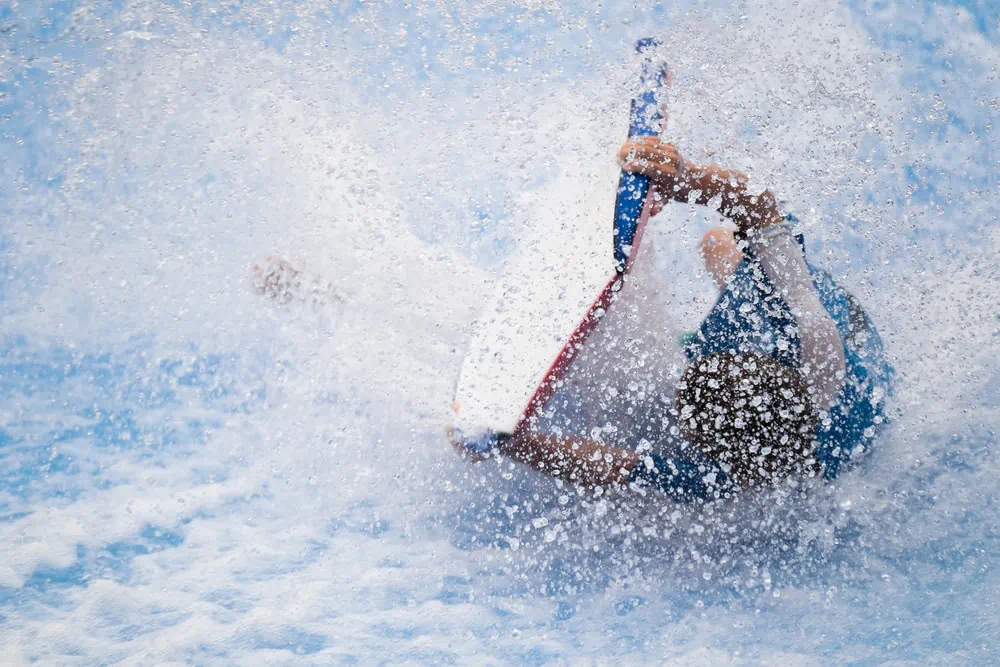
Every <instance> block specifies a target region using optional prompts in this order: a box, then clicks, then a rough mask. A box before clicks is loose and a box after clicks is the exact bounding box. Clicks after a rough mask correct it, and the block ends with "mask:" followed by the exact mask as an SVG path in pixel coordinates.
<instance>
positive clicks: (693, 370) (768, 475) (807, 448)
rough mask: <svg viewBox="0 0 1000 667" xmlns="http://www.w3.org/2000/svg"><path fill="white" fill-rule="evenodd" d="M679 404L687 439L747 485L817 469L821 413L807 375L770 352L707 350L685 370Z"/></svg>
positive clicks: (756, 484) (678, 409) (677, 403)
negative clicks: (767, 354) (816, 441)
mask: <svg viewBox="0 0 1000 667" xmlns="http://www.w3.org/2000/svg"><path fill="white" fill-rule="evenodd" d="M676 407H677V411H678V412H679V414H680V423H679V426H680V428H681V432H682V433H683V435H684V437H685V439H687V440H688V442H690V443H691V444H693V445H694V446H695V447H697V448H698V449H699V450H700V451H702V452H703V453H704V454H705V455H706V456H708V457H709V458H711V459H713V460H715V461H718V462H719V463H720V464H721V465H722V466H723V467H724V469H728V470H729V472H730V473H731V474H732V476H733V477H734V478H735V479H736V481H738V482H739V483H740V484H742V485H744V486H761V485H769V484H773V483H774V482H775V481H777V480H780V479H782V478H784V477H786V476H788V475H790V474H793V473H801V472H806V471H809V470H814V469H815V461H814V460H813V447H814V445H813V433H814V431H815V429H816V421H817V419H818V416H817V412H816V407H815V406H814V405H813V402H812V400H811V399H810V398H809V393H808V391H807V386H806V382H805V379H804V378H803V377H802V375H801V374H800V373H799V372H798V371H796V370H795V369H793V368H790V367H788V366H785V365H783V364H780V363H778V362H777V361H775V360H773V359H771V358H769V357H762V356H758V355H747V354H744V355H735V354H728V353H716V354H710V355H707V356H705V357H702V358H701V359H699V360H698V361H696V362H694V363H693V364H691V365H690V366H688V368H687V369H686V370H685V371H684V375H683V376H682V377H681V381H680V383H679V384H678V386H677V398H676Z"/></svg>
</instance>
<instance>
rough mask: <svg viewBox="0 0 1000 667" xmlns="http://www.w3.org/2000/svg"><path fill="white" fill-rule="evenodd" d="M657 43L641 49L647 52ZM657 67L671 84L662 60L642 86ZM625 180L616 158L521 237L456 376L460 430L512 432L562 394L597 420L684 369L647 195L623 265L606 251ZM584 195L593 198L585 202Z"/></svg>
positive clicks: (568, 186) (646, 122) (622, 250)
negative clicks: (647, 244) (621, 399)
mask: <svg viewBox="0 0 1000 667" xmlns="http://www.w3.org/2000/svg"><path fill="white" fill-rule="evenodd" d="M650 43H651V42H650V41H648V40H644V41H641V42H640V44H639V45H638V46H637V50H639V51H640V54H641V53H642V48H643V45H644V44H645V45H648V44H650ZM652 67H656V68H658V71H657V72H656V80H657V82H658V83H657V85H659V86H661V87H662V86H663V85H665V82H666V81H668V80H669V79H668V78H667V77H666V76H665V74H664V72H665V70H664V68H663V66H662V64H657V65H650V66H649V67H645V68H644V76H645V77H647V79H646V80H644V82H646V83H648V76H649V72H650V71H652V69H651V68H652ZM648 92H649V91H648V86H647V93H648ZM652 99H653V98H652V97H649V96H648V95H647V96H646V98H645V101H643V102H641V104H643V105H645V109H644V110H643V109H640V108H639V107H638V106H637V104H633V119H632V120H633V122H632V131H630V133H633V131H635V129H636V128H637V127H638V128H639V132H640V133H646V134H649V133H650V132H649V131H648V130H649V128H650V127H651V123H652V122H653V121H651V120H650V119H649V118H642V117H641V116H642V114H643V113H647V114H648V111H649V108H650V106H651V101H650V100H652ZM659 122H660V120H658V119H657V120H656V121H655V123H656V127H659ZM618 177H619V171H618V168H617V166H616V165H615V164H614V163H613V162H612V161H611V160H610V159H609V161H608V164H607V165H606V168H605V170H604V173H603V174H594V175H592V176H591V178H590V179H586V180H585V181H583V182H581V179H580V177H579V175H577V176H576V177H574V181H573V182H572V183H569V182H567V183H564V184H558V185H557V187H556V188H555V191H557V192H561V193H566V194H565V196H564V199H563V200H558V199H554V200H550V201H548V202H546V204H545V206H544V210H542V211H540V212H539V214H538V216H537V219H538V220H539V223H538V224H536V225H534V226H532V227H531V228H530V229H529V230H527V232H526V233H525V235H524V236H523V237H522V238H520V239H518V253H517V254H516V255H515V257H514V258H513V259H512V260H511V261H510V263H509V264H508V266H507V268H506V271H505V272H504V275H503V277H502V278H501V279H500V282H499V286H498V289H497V292H496V295H495V297H494V299H493V301H492V302H491V303H490V305H489V306H488V307H487V308H486V310H485V312H484V313H483V316H482V317H481V318H480V319H479V321H478V322H477V324H476V328H475V331H474V332H473V337H472V342H471V344H470V346H469V349H468V352H467V355H466V357H465V359H464V362H463V365H462V369H461V372H460V375H459V379H458V384H457V386H456V391H455V401H454V403H453V406H452V408H453V411H454V414H455V422H454V426H455V427H456V429H458V430H459V431H460V432H461V433H463V434H465V435H467V436H473V435H475V434H480V433H483V432H487V431H492V432H500V433H514V432H516V431H517V430H518V429H521V428H524V427H526V426H527V425H528V424H529V423H531V422H532V421H537V420H539V419H543V418H545V416H546V412H547V411H548V412H549V413H553V412H554V411H553V410H551V409H549V410H547V407H548V406H549V403H550V401H551V400H552V399H553V397H555V396H556V393H557V392H560V391H562V392H565V391H568V390H570V389H572V388H573V387H575V395H574V397H573V398H572V399H566V400H568V401H570V402H571V403H572V411H575V412H576V413H578V414H581V415H583V413H586V416H581V418H580V420H578V421H581V422H585V423H590V422H592V421H593V422H594V423H599V422H601V420H600V419H597V421H594V411H595V410H596V408H599V407H601V406H602V405H603V404H605V403H606V402H607V401H605V400H604V398H605V397H604V396H603V394H602V392H606V393H607V394H608V395H609V396H611V397H612V398H614V397H616V396H618V395H619V393H618V392H619V391H621V392H630V391H632V390H631V389H629V387H630V386H635V387H638V386H639V385H642V386H647V385H648V384H650V383H651V382H652V380H653V378H654V377H661V376H662V375H663V374H664V373H667V372H669V369H670V368H672V367H675V366H676V365H677V364H676V361H677V358H678V355H679V353H680V349H679V346H678V345H677V344H676V342H675V341H676V336H677V333H678V332H677V331H676V328H675V327H673V326H672V325H671V323H670V322H669V321H668V318H667V317H666V315H665V313H664V312H663V307H662V305H663V304H664V303H665V299H662V298H658V297H659V296H661V295H658V294H657V292H658V290H657V289H656V281H655V280H650V279H648V278H649V277H650V274H651V272H652V268H653V267H652V264H653V261H652V258H651V257H650V256H649V254H648V253H642V252H640V248H641V247H642V246H641V240H642V234H643V229H644V227H645V225H646V223H647V221H648V217H649V212H650V204H651V196H652V195H651V194H648V195H647V196H646V197H645V201H644V202H642V201H639V202H636V205H635V206H633V215H636V214H638V211H640V210H641V215H636V217H638V220H635V219H633V220H631V222H630V224H631V225H633V227H632V228H633V229H634V230H635V232H634V237H633V238H632V239H631V243H630V244H628V245H623V244H621V243H619V247H618V254H619V256H620V257H627V260H624V261H623V260H619V261H620V264H618V265H617V266H616V261H615V254H614V253H612V252H610V251H611V249H612V248H611V246H612V244H611V240H612V237H611V231H612V225H610V224H609V221H614V220H615V216H616V215H619V212H618V211H616V199H617V198H618V197H619V190H618V189H616V188H615V187H614V184H615V182H616V181H617V180H618ZM590 181H592V182H590ZM605 184H606V185H605ZM560 186H561V187H560ZM588 186H590V187H588ZM581 191H582V192H589V193H590V196H589V197H588V198H585V199H581V198H580V193H581ZM643 192H645V191H643ZM621 196H622V197H627V196H628V193H625V194H623V195H621ZM639 204H643V205H642V208H641V209H640V208H638V205H639ZM651 338H652V339H654V340H650V339H651ZM650 350H653V351H654V352H653V353H650V352H649V351H650ZM654 357H655V358H654ZM647 377H648V378H649V382H646V381H645V380H644V379H643V378H647ZM635 393H636V394H639V393H642V394H643V395H644V396H645V395H646V392H645V391H639V390H636V391H635ZM588 405H589V406H590V408H594V409H593V410H592V409H590V408H588V407H587V406H588ZM581 411H582V412H581ZM597 411H598V412H601V411H600V410H597ZM603 412H604V413H605V414H606V413H607V411H606V410H604V411H603ZM550 416H551V415H550ZM605 421H606V420H605ZM601 423H603V422H601ZM598 427H599V426H598ZM557 428H562V425H560V426H557Z"/></svg>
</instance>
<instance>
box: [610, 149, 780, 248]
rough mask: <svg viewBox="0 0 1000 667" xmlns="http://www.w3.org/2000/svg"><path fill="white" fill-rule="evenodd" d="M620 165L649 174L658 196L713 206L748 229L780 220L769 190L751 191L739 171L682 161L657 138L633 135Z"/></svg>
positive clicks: (621, 154)
mask: <svg viewBox="0 0 1000 667" xmlns="http://www.w3.org/2000/svg"><path fill="white" fill-rule="evenodd" d="M619 158H620V159H621V161H622V163H623V166H622V168H623V169H625V170H627V171H632V172H635V173H639V174H643V175H645V176H648V177H649V178H650V180H651V181H652V182H653V185H654V186H655V187H656V191H657V192H658V193H659V194H660V196H661V197H665V198H667V199H670V200H673V201H680V202H692V203H696V204H700V205H702V206H707V205H709V204H711V203H713V202H716V205H715V208H716V210H718V211H719V213H721V214H722V215H724V216H726V217H727V218H729V219H730V220H732V221H733V222H735V223H736V224H737V226H738V227H739V228H740V229H742V230H744V231H749V230H753V229H763V228H765V227H768V226H770V225H773V224H777V223H780V222H781V221H782V220H783V216H782V215H781V213H780V212H779V211H778V204H777V200H776V199H775V197H774V195H773V194H771V192H770V191H769V190H764V191H763V192H760V193H757V194H754V193H751V192H749V191H748V190H747V184H748V182H749V179H748V178H747V176H746V174H743V173H741V172H738V171H735V170H730V169H723V168H722V167H719V166H718V165H714V164H712V165H708V166H704V167H699V166H697V165H695V164H694V163H692V162H689V161H687V160H685V159H684V158H683V157H682V156H681V154H680V152H679V151H678V150H677V148H676V147H675V146H673V145H672V144H668V143H666V142H664V141H661V140H660V139H658V138H656V137H635V138H633V139H630V140H629V141H628V142H626V143H625V145H624V146H622V149H621V151H620V152H619Z"/></svg>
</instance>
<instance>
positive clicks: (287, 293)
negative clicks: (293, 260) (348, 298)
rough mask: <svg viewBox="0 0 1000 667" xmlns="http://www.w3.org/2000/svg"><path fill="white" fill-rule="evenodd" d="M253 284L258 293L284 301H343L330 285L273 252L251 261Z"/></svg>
mask: <svg viewBox="0 0 1000 667" xmlns="http://www.w3.org/2000/svg"><path fill="white" fill-rule="evenodd" d="M252 270H253V286H254V289H255V290H256V291H257V293H258V294H260V295H261V296H266V297H267V298H269V299H273V300H274V301H276V302H277V303H280V304H286V303H289V302H290V301H293V300H298V301H306V300H311V301H312V303H313V304H314V305H318V304H320V303H324V302H330V301H334V302H337V301H343V299H342V298H341V297H340V295H339V294H337V292H336V290H334V289H333V285H331V284H330V283H325V284H324V283H323V282H322V281H321V280H320V279H319V278H318V277H316V276H308V275H306V274H304V273H303V272H302V271H300V270H298V269H296V268H295V267H294V266H292V265H291V264H289V263H288V262H286V261H285V260H283V259H281V258H280V257H274V256H272V255H266V256H265V257H264V260H263V261H262V262H261V263H259V264H254V265H253V267H252Z"/></svg>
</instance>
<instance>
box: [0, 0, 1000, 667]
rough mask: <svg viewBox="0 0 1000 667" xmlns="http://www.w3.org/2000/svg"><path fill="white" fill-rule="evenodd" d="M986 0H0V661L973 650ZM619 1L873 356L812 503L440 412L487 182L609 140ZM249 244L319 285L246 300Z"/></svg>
mask: <svg viewBox="0 0 1000 667" xmlns="http://www.w3.org/2000/svg"><path fill="white" fill-rule="evenodd" d="M668 27H669V28H670V29H669V30H668ZM998 27H1000V14H998V10H997V8H996V7H995V6H994V5H993V4H991V3H987V2H980V3H975V2H962V3H945V2H937V3H924V4H921V5H919V7H916V8H914V7H911V6H910V3H895V2H870V3H866V2H849V3H844V4H843V5H842V6H839V7H836V8H830V9H818V8H814V7H806V8H803V7H800V6H796V5H795V3H791V2H787V3H786V2H779V3H777V4H775V3H771V5H770V6H769V8H768V9H753V8H750V7H747V6H746V5H743V4H739V3H729V2H723V1H721V0H719V1H717V2H700V3H693V4H691V3H687V4H685V5H683V6H680V5H678V6H674V5H672V4H670V3H659V4H655V5H654V6H651V7H643V8H636V7H632V6H631V5H627V4H624V3H623V4H621V5H619V4H618V3H612V4H610V5H605V6H602V7H600V8H597V7H595V6H593V5H592V4H590V3H572V2H570V3H545V2H537V3H531V2H523V3H495V4H490V5H482V4H478V3H453V4H452V5H450V6H444V5H442V6H437V7H434V8H424V7H421V6H419V5H414V6H406V5H404V4H402V3H398V4H397V3H385V4H380V5H374V4H372V3H348V4H343V5H338V6H336V8H334V7H333V6H331V5H329V4H328V3H325V2H317V3H310V2H297V3H291V2H288V3H283V2H276V3H270V4H267V5H253V4H251V5H241V4H224V3H220V4H216V3H211V2H204V3H171V2H166V3H156V2H138V3H102V4H100V6H99V7H98V8H93V7H90V6H89V5H88V4H87V3H77V2H49V3H30V4H26V3H20V4H17V5H10V4H8V5H5V6H3V7H0V49H2V50H0V53H2V59H0V63H2V64H3V66H2V67H0V216H2V218H0V219H2V221H3V222H2V225H0V308H2V316H0V531H2V532H0V545H2V547H0V549H2V553H0V556H2V557H0V640H2V643H3V645H4V649H5V653H4V661H3V662H4V664H11V665H17V664H29V663H43V664H60V665H61V664H67V665H102V664H115V663H118V662H131V663H133V664H166V663H169V662H171V661H173V662H175V663H178V664H220V665H230V664H258V663H259V664H292V663H294V664H322V665H328V664H372V663H380V662H385V663H400V662H407V661H409V662H411V663H413V664H453V663H460V664H467V663H475V664H479V663H485V664H497V663H511V664H579V663H581V662H583V663H590V662H595V661H596V662H600V661H601V660H607V661H611V660H617V661H623V662H625V663H629V664H631V663H650V662H652V663H659V662H664V661H670V660H674V661H677V662H678V664H692V665H701V664H706V665H715V664H741V665H742V664H803V665H805V664H830V665H835V664H836V665H840V664H884V663H890V662H892V663H893V664H921V665H922V664H990V663H992V662H995V661H996V660H997V659H998V654H1000V646H998V642H997V640H996V637H997V636H998V632H1000V627H998V626H1000V614H998V613H997V610H996V600H997V596H998V593H1000V580H998V578H997V576H996V574H995V572H996V570H997V568H998V567H1000V556H998V554H1000V545H998V535H997V526H998V525H1000V523H998V521H997V519H998V517H997V512H996V509H995V508H996V507H997V501H998V498H997V495H998V494H997V485H996V482H995V480H996V478H997V474H998V472H1000V468H998V465H997V463H996V460H995V456H994V455H993V454H994V451H995V447H996V443H997V428H998V425H1000V390H998V387H1000V366H998V364H997V362H996V359H995V350H996V349H997V343H998V340H997V339H998V337H1000V315H998V309H997V303H998V294H1000V280H998V279H1000V267H998V263H997V259H996V258H997V257H998V256H1000V234H998V232H997V231H996V225H995V220H996V219H997V217H998V212H1000V206H998V204H1000V196H998V191H997V179H996V176H995V173H994V171H995V163H996V156H997V155H998V154H1000V152H998V147H997V143H996V139H995V135H994V128H993V126H994V125H995V120H996V111H997V96H998V88H997V81H996V73H995V72H996V68H997V66H998V65H1000V45H998ZM645 34H657V35H660V36H661V37H662V38H664V39H669V40H671V41H672V42H673V43H674V46H673V47H672V53H673V58H674V62H675V68H676V71H677V81H676V84H675V91H674V93H673V97H672V103H673V107H672V112H673V113H674V115H673V117H672V120H671V123H672V125H671V128H670V131H671V132H672V133H673V136H675V137H677V138H678V143H679V144H680V146H681V148H682V149H683V150H685V151H686V152H688V153H689V154H690V155H691V156H692V157H693V158H695V159H712V160H717V161H720V162H726V163H728V164H732V165H733V166H736V167H738V168H743V169H747V170H750V171H751V172H752V173H753V175H754V177H755V178H759V179H761V180H762V181H764V182H766V183H767V184H768V185H769V186H770V187H772V188H773V189H774V190H775V191H777V192H779V194H780V195H781V196H783V197H785V198H786V199H787V201H788V205H789V206H790V207H791V208H793V209H794V210H795V211H796V213H797V214H798V216H799V217H800V218H801V219H802V220H803V221H804V224H805V225H806V233H807V236H808V237H809V242H810V252H811V253H812V255H813V259H814V260H815V261H817V262H818V263H821V264H824V265H825V266H827V267H828V268H830V269H831V270H832V271H834V273H835V274H836V275H837V277H838V278H839V279H840V280H841V282H843V283H844V284H846V285H848V286H850V287H851V288H852V289H853V290H855V291H856V293H857V294H858V295H859V297H860V298H861V299H862V301H863V302H865V303H866V304H867V305H868V306H869V308H870V309H871V311H872V312H873V314H874V316H875V318H876V321H878V322H879V325H880V329H881V331H882V332H883V334H884V336H885V338H886V341H887V345H888V348H889V350H890V353H891V354H892V356H893V360H894V363H895V365H896V366H897V369H898V370H899V371H900V378H901V383H900V387H899V390H898V392H897V396H896V397H895V398H894V404H893V406H892V407H893V410H894V411H895V415H896V419H895V425H894V427H893V431H892V433H891V434H889V435H888V436H887V437H886V438H885V439H884V440H883V441H882V442H881V443H880V447H879V449H878V451H877V452H876V454H875V456H874V457H873V459H872V461H871V462H870V463H869V464H868V465H867V466H866V467H865V468H864V469H862V470H859V471H857V472H853V473H851V474H850V475H848V476H845V477H844V478H843V479H842V480H841V481H839V482H838V483H837V485H836V486H833V487H830V488H826V489H820V490H817V491H816V492H815V493H813V494H812V495H811V496H810V497H809V498H808V499H799V498H787V499H784V501H783V502H782V503H780V504H774V503H769V504H764V505H759V506H755V505H754V504H753V503H750V504H749V505H748V506H740V507H725V508H719V509H714V510H710V511H705V510H702V511H699V510H696V509H691V508H675V507H671V506H664V505H663V504H662V503H660V502H658V501H657V500H656V499H655V498H646V499H641V498H633V497H619V496H614V495H611V494H609V495H607V496H601V497H593V496H590V495H586V494H584V495H581V494H578V493H577V492H576V491H575V490H573V489H571V488H569V487H564V486H560V485H558V484H556V483H555V482H552V481H550V480H546V479H541V478H539V477H536V476H533V475H530V474H528V473H526V472H524V471H523V470H521V469H519V468H515V467H513V466H511V465H509V464H503V465H497V464H489V465H486V466H481V467H471V466H468V465H467V464H465V463H463V462H461V461H459V460H457V459H456V458H455V457H454V455H453V453H452V452H451V451H450V449H449V447H448V446H447V444H446V443H445V441H444V438H443V436H442V432H443V427H444V425H445V424H446V423H447V420H448V405H449V403H450V400H451V391H452V386H453V383H454V381H455V378H456V375H457V370H458V366H459V363H460V361H461V355H462V350H463V349H464V348H463V346H464V345H465V343H466V340H467V332H468V327H469V325H470V323H471V322H472V320H473V318H474V316H475V313H476V311H477V309H478V307H479V306H480V304H481V303H482V301H483V299H484V298H486V295H487V294H488V293H489V285H490V279H491V275H492V272H493V271H495V270H496V269H497V268H498V267H500V266H502V262H503V259H504V257H506V256H507V254H508V253H510V252H514V251H515V250H516V242H515V240H514V239H515V238H516V235H517V232H518V230H519V229H520V228H522V227H523V226H524V225H526V224H538V223H537V220H536V219H534V218H532V211H533V210H534V209H533V208H532V207H533V206H534V205H533V204H532V200H531V199H530V198H525V197H524V196H523V195H524V193H526V192H528V193H539V194H540V195H542V196H543V197H544V196H546V195H547V194H552V191H551V188H554V187H557V186H556V185H554V184H555V183H556V182H557V177H558V176H560V175H565V174H576V173H583V172H584V171H585V170H586V168H587V167H588V165H589V164H590V163H592V162H593V161H595V160H598V159H602V156H605V155H607V154H610V153H611V152H612V151H613V150H614V149H615V147H616V145H617V142H618V141H619V140H620V136H619V135H620V134H621V132H622V131H623V130H621V128H620V127H618V126H617V125H615V122H616V119H624V106H623V102H622V101H623V100H625V99H627V94H626V92H627V88H628V85H629V81H630V80H631V79H630V73H629V72H628V71H627V70H626V68H624V67H623V66H621V63H623V62H624V61H625V60H626V58H627V54H628V51H629V48H630V47H629V45H630V44H631V43H632V42H633V41H634V39H635V38H636V37H638V36H641V35H645ZM604 119H608V120H604ZM580 127H583V128H584V130H580ZM595 127H596V128H600V129H601V130H602V131H604V130H607V132H606V133H605V134H599V135H597V138H596V139H594V138H593V137H594V136H595V135H594V128H595ZM616 128H617V129H616ZM557 139H558V142H557V143H553V142H555V141H556V140H557ZM558 187H564V186H558ZM550 224H551V223H550ZM704 224H707V223H705V222H704V221H703V220H701V219H695V222H693V223H692V225H695V226H696V225H704ZM700 231H701V228H695V229H693V231H692V238H696V237H697V235H698V233H700ZM677 242H678V243H683V242H685V241H684V240H683V239H681V240H678V241H677ZM267 253H275V254H278V255H282V256H286V257H289V258H290V259H292V260H293V261H295V262H296V263H297V264H302V265H303V266H306V267H308V271H309V272H311V273H310V275H312V274H313V273H314V274H315V275H318V276H320V278H319V279H318V280H319V281H320V282H322V283H323V284H326V283H332V285H333V289H334V290H335V291H336V293H337V294H338V298H336V299H326V300H322V303H319V304H318V305H317V304H313V303H292V304H287V305H285V306H277V305H274V304H270V303H268V302H266V301H265V300H262V299H260V298H259V297H258V296H257V295H255V294H254V293H253V290H252V287H251V283H250V278H249V267H250V265H251V264H252V263H253V262H254V261H258V260H259V258H260V257H261V256H262V255H264V254H267ZM683 280H689V279H686V278H685V279H683ZM690 280H691V281H692V282H691V283H690V284H689V285H688V284H687V283H684V282H682V283H679V285H680V287H679V289H680V291H684V290H685V289H689V290H690V292H691V293H692V294H694V293H696V292H698V291H699V290H702V289H703V286H700V285H698V284H695V283H694V282H693V281H694V279H693V278H692V279H690Z"/></svg>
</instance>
